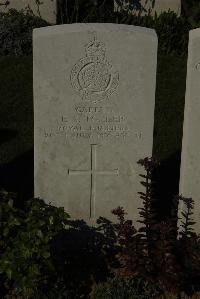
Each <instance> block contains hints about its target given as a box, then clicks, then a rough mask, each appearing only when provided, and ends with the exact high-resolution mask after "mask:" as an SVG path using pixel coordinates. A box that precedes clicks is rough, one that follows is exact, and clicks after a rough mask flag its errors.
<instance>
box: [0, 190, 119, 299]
mask: <svg viewBox="0 0 200 299" xmlns="http://www.w3.org/2000/svg"><path fill="white" fill-rule="evenodd" d="M15 199H16V197H15V194H12V193H8V192H6V191H1V192H0V245H1V246H0V281H1V286H4V287H2V290H1V291H2V292H1V293H5V294H7V296H8V297H6V298H14V296H22V298H26V296H28V298H41V299H45V298H48V299H49V298H52V299H53V298H55V297H56V298H63V296H66V297H64V298H73V299H75V298H85V296H86V295H87V294H88V293H89V292H90V291H91V284H92V280H94V281H96V282H99V281H101V280H102V279H103V278H104V277H109V273H110V271H109V269H108V265H109V264H111V265H112V261H113V259H114V258H113V256H115V254H116V253H115V250H114V249H113V244H114V242H115V239H114V238H113V237H112V236H110V235H109V234H107V235H106V234H104V235H103V234H102V233H100V232H97V231H96V230H95V229H94V228H90V227H88V226H87V225H86V224H85V223H84V222H83V221H70V220H69V219H68V218H69V216H68V215H67V214H66V213H65V212H64V209H63V208H56V207H53V206H51V205H47V204H45V203H44V202H43V201H42V200H40V199H33V200H29V201H27V202H26V205H25V208H24V209H17V208H16V207H15V204H16V203H15ZM104 279H105V278H104ZM81 296H82V297H81Z"/></svg>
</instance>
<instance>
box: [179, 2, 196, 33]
mask: <svg viewBox="0 0 200 299" xmlns="http://www.w3.org/2000/svg"><path fill="white" fill-rule="evenodd" d="M181 5H182V9H181V11H182V15H183V16H184V18H185V19H187V21H188V23H189V24H191V26H192V27H193V28H198V27H200V3H199V1H198V0H190V1H188V0H182V1H181Z"/></svg>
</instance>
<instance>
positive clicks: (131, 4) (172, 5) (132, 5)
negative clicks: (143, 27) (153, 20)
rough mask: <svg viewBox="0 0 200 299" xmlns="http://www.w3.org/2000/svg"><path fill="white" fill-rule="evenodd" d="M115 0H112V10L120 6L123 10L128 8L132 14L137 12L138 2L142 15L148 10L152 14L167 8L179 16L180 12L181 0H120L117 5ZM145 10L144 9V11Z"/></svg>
mask: <svg viewBox="0 0 200 299" xmlns="http://www.w3.org/2000/svg"><path fill="white" fill-rule="evenodd" d="M118 2H119V1H117V0H114V10H115V11H120V10H121V8H123V9H125V10H127V9H128V10H129V11H130V12H132V13H134V14H138V12H139V10H138V4H140V5H141V6H142V7H143V8H144V10H143V11H142V13H141V15H142V16H144V15H146V14H148V11H149V10H150V15H152V16H154V15H155V12H156V13H157V14H158V15H159V14H161V13H162V12H164V11H166V12H167V11H168V10H169V9H170V10H171V11H174V12H175V13H176V14H177V16H180V13H181V0H155V1H153V0H141V1H139V0H120V4H122V7H121V5H118ZM145 10H146V11H145Z"/></svg>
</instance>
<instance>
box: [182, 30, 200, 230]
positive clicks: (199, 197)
mask: <svg viewBox="0 0 200 299" xmlns="http://www.w3.org/2000/svg"><path fill="white" fill-rule="evenodd" d="M199 94H200V29H194V30H191V31H190V32H189V46H188V62H187V82H186V95H185V112H184V125H183V140H182V156H181V170H180V186H179V193H180V194H182V195H183V196H184V197H192V199H193V200H194V201H195V204H194V217H193V218H194V220H195V221H196V224H195V230H196V231H198V232H199V233H200V154H199V153H200V140H199V129H200V101H199ZM182 211H184V205H183V204H182V203H180V215H181V212H182Z"/></svg>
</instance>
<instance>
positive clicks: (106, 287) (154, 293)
mask: <svg viewBox="0 0 200 299" xmlns="http://www.w3.org/2000/svg"><path fill="white" fill-rule="evenodd" d="M160 294H161V290H160V289H159V287H158V286H156V285H154V284H152V283H149V282H147V281H145V280H143V279H139V278H136V277H132V278H126V279H125V278H122V277H115V278H113V279H109V280H108V281H107V282H105V283H102V284H99V285H97V286H96V287H94V289H93V291H92V293H91V299H151V298H152V299H153V298H157V297H158V295H160Z"/></svg>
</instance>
